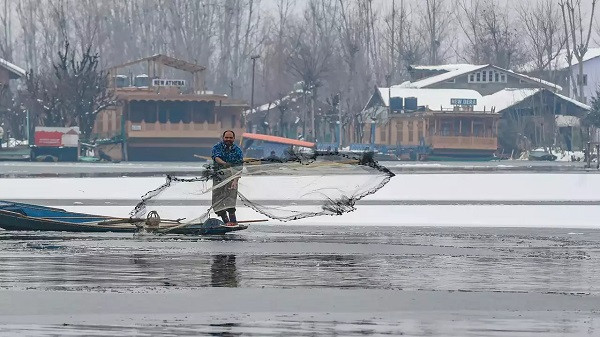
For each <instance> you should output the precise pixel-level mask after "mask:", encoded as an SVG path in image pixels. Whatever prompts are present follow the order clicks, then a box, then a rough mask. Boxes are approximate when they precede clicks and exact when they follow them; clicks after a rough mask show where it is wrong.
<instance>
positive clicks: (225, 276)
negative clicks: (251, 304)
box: [210, 254, 238, 288]
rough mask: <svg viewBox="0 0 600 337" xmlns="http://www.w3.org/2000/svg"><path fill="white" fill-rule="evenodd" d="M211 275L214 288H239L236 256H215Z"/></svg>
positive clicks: (211, 283)
mask: <svg viewBox="0 0 600 337" xmlns="http://www.w3.org/2000/svg"><path fill="white" fill-rule="evenodd" d="M210 275H211V279H210V285H211V286H213V287H229V288H235V287H237V286H238V273H237V270H236V266H235V255H231V254H230V255H222V254H219V255H215V256H213V262H212V265H211V266H210Z"/></svg>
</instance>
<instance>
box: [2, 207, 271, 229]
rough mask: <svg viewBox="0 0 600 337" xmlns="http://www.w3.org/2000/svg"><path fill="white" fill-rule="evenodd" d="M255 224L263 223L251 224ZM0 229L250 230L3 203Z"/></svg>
mask: <svg viewBox="0 0 600 337" xmlns="http://www.w3.org/2000/svg"><path fill="white" fill-rule="evenodd" d="M149 220H154V221H149ZM256 221H260V220H255V221H248V222H256ZM0 228H2V229H5V230H9V231H58V232H120V233H136V232H140V231H146V232H153V233H160V234H188V235H220V234H225V233H229V232H234V231H240V230H244V229H247V228H248V225H246V224H243V223H238V224H236V225H235V226H226V225H225V224H224V223H223V222H222V221H221V220H219V219H214V218H209V219H208V220H206V221H205V222H204V223H199V224H187V223H182V222H180V221H179V220H160V218H158V220H157V218H156V217H154V218H151V217H149V218H147V219H138V218H116V217H110V216H103V215H94V214H86V213H76V212H69V211H66V210H64V209H60V208H53V207H46V206H39V205H33V204H26V203H18V202H12V201H6V200H0Z"/></svg>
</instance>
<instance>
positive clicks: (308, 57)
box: [287, 0, 337, 140]
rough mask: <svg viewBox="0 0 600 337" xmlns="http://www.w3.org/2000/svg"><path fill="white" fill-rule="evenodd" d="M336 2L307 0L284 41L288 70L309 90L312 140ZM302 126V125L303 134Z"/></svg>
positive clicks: (333, 26)
mask: <svg viewBox="0 0 600 337" xmlns="http://www.w3.org/2000/svg"><path fill="white" fill-rule="evenodd" d="M336 11H337V5H336V4H335V3H332V2H331V1H328V0H311V1H310V2H309V5H308V8H307V9H306V11H305V12H304V20H302V21H300V22H297V23H296V26H295V27H294V29H293V30H292V31H291V35H290V43H289V44H288V48H289V49H288V52H289V55H290V56H289V58H288V63H287V66H288V68H289V71H290V72H291V73H292V74H293V75H295V76H298V77H299V78H300V79H301V80H302V83H303V89H304V91H305V92H307V93H310V107H311V108H310V111H311V112H310V118H306V119H305V121H304V124H305V125H306V122H307V120H308V121H310V130H311V139H312V140H314V139H316V130H315V127H316V125H315V103H316V100H317V99H318V90H319V88H320V87H321V86H323V84H324V75H325V74H326V73H327V72H328V71H329V67H330V59H331V51H330V50H329V48H331V46H332V45H333V43H334V39H333V36H332V32H333V30H334V28H335V15H332V14H335V13H336ZM305 130H306V127H304V130H303V133H304V132H305Z"/></svg>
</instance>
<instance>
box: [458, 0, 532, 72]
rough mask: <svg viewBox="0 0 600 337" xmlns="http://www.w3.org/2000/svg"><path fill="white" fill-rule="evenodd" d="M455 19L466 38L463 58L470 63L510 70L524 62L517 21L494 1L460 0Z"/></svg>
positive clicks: (506, 7)
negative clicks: (485, 64)
mask: <svg viewBox="0 0 600 337" xmlns="http://www.w3.org/2000/svg"><path fill="white" fill-rule="evenodd" d="M457 5H458V8H459V11H458V12H457V20H458V22H459V24H460V27H461V28H462V30H463V32H464V34H465V36H466V38H467V45H466V46H465V48H464V54H465V55H466V57H463V58H464V59H466V60H467V61H470V62H472V63H490V64H494V65H497V66H500V67H502V68H511V67H514V66H516V65H518V64H520V63H523V62H524V61H525V56H524V51H523V48H522V46H521V39H520V37H519V22H517V21H516V20H511V15H510V13H509V8H508V6H504V7H503V6H501V5H500V4H499V2H498V1H497V0H483V1H478V0H459V1H458V2H457Z"/></svg>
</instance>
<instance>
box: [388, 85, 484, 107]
mask: <svg viewBox="0 0 600 337" xmlns="http://www.w3.org/2000/svg"><path fill="white" fill-rule="evenodd" d="M378 90H379V94H380V95H381V98H382V99H383V102H384V104H385V106H389V104H390V93H391V96H392V97H403V98H406V97H416V98H417V104H418V105H419V106H428V107H429V109H431V110H439V109H440V108H442V109H451V108H453V105H451V104H450V100H451V99H452V98H467V99H477V100H478V101H479V100H480V99H481V98H482V96H481V94H480V93H478V92H477V91H475V90H470V89H416V88H402V87H399V86H392V87H391V88H389V90H388V88H378Z"/></svg>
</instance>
